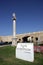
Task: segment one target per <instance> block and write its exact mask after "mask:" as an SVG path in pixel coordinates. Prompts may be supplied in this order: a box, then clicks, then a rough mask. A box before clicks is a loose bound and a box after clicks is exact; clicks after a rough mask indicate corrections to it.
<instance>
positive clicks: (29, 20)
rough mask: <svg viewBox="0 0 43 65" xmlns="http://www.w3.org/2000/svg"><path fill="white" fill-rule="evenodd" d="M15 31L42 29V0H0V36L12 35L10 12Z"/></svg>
mask: <svg viewBox="0 0 43 65" xmlns="http://www.w3.org/2000/svg"><path fill="white" fill-rule="evenodd" d="M13 12H15V13H16V18H17V20H16V33H17V34H22V33H29V32H37V31H43V0H0V36H4V35H12V34H13V33H12V31H13V30H12V29H13V22H12V13H13Z"/></svg>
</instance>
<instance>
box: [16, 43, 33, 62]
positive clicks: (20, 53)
mask: <svg viewBox="0 0 43 65" xmlns="http://www.w3.org/2000/svg"><path fill="white" fill-rule="evenodd" d="M16 58H18V59H22V60H26V61H30V62H33V61H34V45H33V43H18V44H17V47H16Z"/></svg>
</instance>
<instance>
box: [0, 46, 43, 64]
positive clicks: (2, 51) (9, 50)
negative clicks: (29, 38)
mask: <svg viewBox="0 0 43 65" xmlns="http://www.w3.org/2000/svg"><path fill="white" fill-rule="evenodd" d="M38 64H39V65H43V54H42V53H35V60H34V62H28V61H24V60H20V59H17V58H16V57H15V47H12V46H6V47H0V65H38Z"/></svg>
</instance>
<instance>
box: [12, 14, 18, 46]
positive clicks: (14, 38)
mask: <svg viewBox="0 0 43 65" xmlns="http://www.w3.org/2000/svg"><path fill="white" fill-rule="evenodd" d="M16 45H17V37H16V15H15V13H13V38H12V46H16Z"/></svg>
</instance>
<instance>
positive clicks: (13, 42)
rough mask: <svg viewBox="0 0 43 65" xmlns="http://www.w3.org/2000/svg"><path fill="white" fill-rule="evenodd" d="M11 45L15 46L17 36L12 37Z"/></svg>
mask: <svg viewBox="0 0 43 65" xmlns="http://www.w3.org/2000/svg"><path fill="white" fill-rule="evenodd" d="M12 46H17V38H12Z"/></svg>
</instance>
